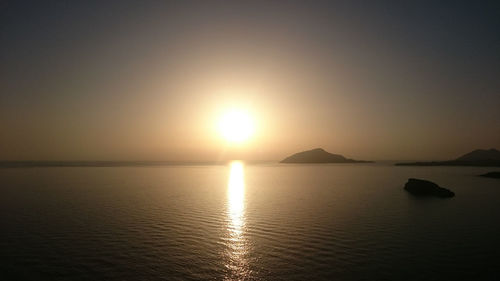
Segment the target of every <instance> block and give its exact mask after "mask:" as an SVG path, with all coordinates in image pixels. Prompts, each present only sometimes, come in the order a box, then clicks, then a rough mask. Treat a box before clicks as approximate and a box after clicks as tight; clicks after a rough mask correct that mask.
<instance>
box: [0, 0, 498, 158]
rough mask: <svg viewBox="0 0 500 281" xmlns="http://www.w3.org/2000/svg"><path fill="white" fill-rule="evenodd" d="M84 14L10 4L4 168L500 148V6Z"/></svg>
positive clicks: (449, 154)
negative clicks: (233, 125) (236, 142)
mask: <svg viewBox="0 0 500 281" xmlns="http://www.w3.org/2000/svg"><path fill="white" fill-rule="evenodd" d="M76 2H77V1H55V2H53V1H33V2H29V1H2V2H0V43H1V44H0V134H1V135H0V160H108V159H109V160H132V159H134V160H150V159H151V160H153V159H155V160H211V159H220V158H234V157H236V158H245V159H259V160H274V159H281V158H283V157H285V156H287V155H288V154H291V153H293V152H296V151H300V150H306V149H310V148H315V147H323V148H325V149H326V150H328V151H331V152H334V153H340V154H343V155H345V156H348V157H352V158H356V159H366V160H380V159H401V160H406V159H408V160H409V159H415V160H421V159H427V160H440V159H449V158H454V157H457V156H459V155H460V154H463V153H466V152H468V151H470V150H473V149H475V148H490V147H497V148H500V5H499V4H495V2H496V3H498V1H491V2H488V1H469V2H460V1H428V2H427V1H394V2H388V1H384V2H377V3H376V1H363V2H357V1H345V2H334V1H318V2H315V1H303V2H296V1H248V2H246V3H243V2H237V1H195V2H193V1H175V2H162V1H152V2H150V3H148V2H147V1H123V0H122V1H116V2H114V3H111V2H107V4H103V3H101V2H104V1H95V2H94V1H81V3H78V4H77V3H76ZM438 2H439V3H438ZM229 107H240V108H245V109H247V110H249V111H250V112H252V114H253V115H254V116H255V119H256V122H257V126H256V135H255V137H254V138H253V139H252V140H251V141H250V142H248V143H246V144H243V145H241V146H236V147H235V146H232V147H228V146H227V145H226V144H225V143H224V141H222V140H221V139H220V137H219V135H217V132H216V130H215V127H216V125H215V123H216V120H217V118H218V116H219V115H220V114H221V112H223V111H224V110H225V109H226V108H229Z"/></svg>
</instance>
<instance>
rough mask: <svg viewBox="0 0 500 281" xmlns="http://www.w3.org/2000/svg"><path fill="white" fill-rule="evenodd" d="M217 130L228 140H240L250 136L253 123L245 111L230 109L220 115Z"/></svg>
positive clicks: (252, 130)
mask: <svg viewBox="0 0 500 281" xmlns="http://www.w3.org/2000/svg"><path fill="white" fill-rule="evenodd" d="M219 132H220V133H221V135H222V137H224V139H225V140H227V141H229V142H242V141H245V140H247V139H248V138H250V137H251V136H252V134H253V132H254V123H253V120H252V118H251V117H250V115H249V114H248V113H247V112H245V111H240V110H231V111H228V112H226V113H225V114H224V115H223V116H222V117H221V119H220V121H219Z"/></svg>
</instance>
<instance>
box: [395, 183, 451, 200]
mask: <svg viewBox="0 0 500 281" xmlns="http://www.w3.org/2000/svg"><path fill="white" fill-rule="evenodd" d="M404 188H405V190H406V191H408V192H409V193H411V194H412V195H415V196H422V197H426V196H434V197H439V198H449V197H453V196H455V193H453V192H452V191H450V190H448V189H446V188H443V187H440V186H439V185H437V184H435V183H433V182H431V181H427V180H420V179H412V178H410V179H408V182H407V183H406V184H405V187H404Z"/></svg>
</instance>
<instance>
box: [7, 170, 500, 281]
mask: <svg viewBox="0 0 500 281" xmlns="http://www.w3.org/2000/svg"><path fill="white" fill-rule="evenodd" d="M494 170H495V168H491V167H490V168H487V167H442V166H440V167H402V166H394V165H393V164H391V163H372V164H277V163H261V164H246V163H244V162H240V161H234V162H231V163H228V164H224V165H165V166H161V165H160V166H126V167H116V166H115V167H25V168H23V167H17V168H1V169H0V223H1V229H0V258H1V260H0V280H500V180H498V179H491V178H483V177H478V175H480V174H483V173H485V172H489V171H494ZM497 170H498V168H497ZM408 178H420V179H426V180H431V181H433V182H435V183H437V184H439V185H440V186H442V187H445V188H448V189H450V190H452V191H453V192H455V194H456V196H455V197H453V198H447V199H441V198H416V197H413V196H412V195H410V194H409V193H407V192H406V191H405V190H404V189H403V187H404V184H405V183H406V181H407V180H408Z"/></svg>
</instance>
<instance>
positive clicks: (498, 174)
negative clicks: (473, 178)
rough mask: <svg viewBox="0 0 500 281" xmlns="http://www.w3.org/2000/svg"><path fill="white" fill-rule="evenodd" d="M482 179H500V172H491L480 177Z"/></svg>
mask: <svg viewBox="0 0 500 281" xmlns="http://www.w3.org/2000/svg"><path fill="white" fill-rule="evenodd" d="M479 176H480V177H485V178H494V179H500V172H489V173H486V174H482V175H479Z"/></svg>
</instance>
